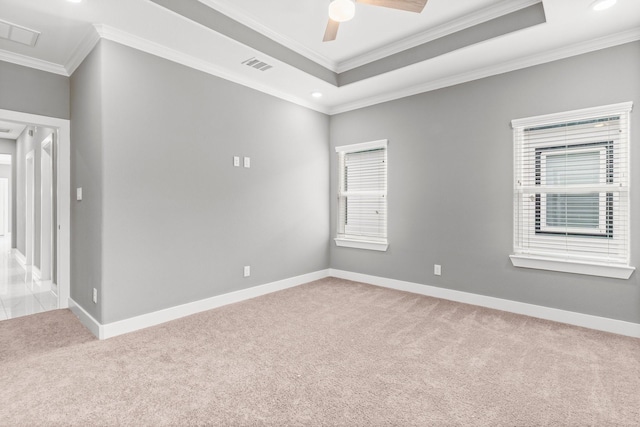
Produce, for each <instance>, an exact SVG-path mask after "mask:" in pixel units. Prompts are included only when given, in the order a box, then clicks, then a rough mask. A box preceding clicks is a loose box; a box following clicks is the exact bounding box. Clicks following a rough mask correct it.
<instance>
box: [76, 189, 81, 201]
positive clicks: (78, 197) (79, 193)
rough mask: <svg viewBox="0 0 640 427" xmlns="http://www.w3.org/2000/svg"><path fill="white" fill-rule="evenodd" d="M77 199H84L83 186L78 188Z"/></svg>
mask: <svg viewBox="0 0 640 427" xmlns="http://www.w3.org/2000/svg"><path fill="white" fill-rule="evenodd" d="M76 200H77V201H80V200H82V187H78V188H76Z"/></svg>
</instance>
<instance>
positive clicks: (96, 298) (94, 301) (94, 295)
mask: <svg viewBox="0 0 640 427" xmlns="http://www.w3.org/2000/svg"><path fill="white" fill-rule="evenodd" d="M93 303H94V304H97V303H98V290H97V289H96V288H93Z"/></svg>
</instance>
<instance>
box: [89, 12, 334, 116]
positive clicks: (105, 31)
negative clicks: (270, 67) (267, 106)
mask: <svg viewBox="0 0 640 427" xmlns="http://www.w3.org/2000/svg"><path fill="white" fill-rule="evenodd" d="M95 28H96V31H97V32H98V34H99V35H100V37H101V38H103V39H106V40H110V41H113V42H116V43H119V44H122V45H125V46H128V47H131V48H133V49H137V50H140V51H142V52H146V53H149V54H151V55H154V56H158V57H160V58H164V59H167V60H169V61H172V62H176V63H178V64H182V65H184V66H187V67H190V68H193V69H196V70H199V71H202V72H205V73H207V74H211V75H214V76H217V77H220V78H223V79H225V80H229V81H232V82H234V83H238V84H240V85H243V86H246V87H249V88H251V89H255V90H257V91H260V92H263V93H266V94H268V95H272V96H275V97H277V98H280V99H284V100H285V101H289V102H292V103H294V104H297V105H300V106H303V107H306V108H309V109H311V110H315V111H319V112H321V113H325V114H326V113H327V109H326V108H323V107H320V106H318V105H316V104H313V103H310V102H309V101H307V100H305V99H302V98H299V97H297V96H293V95H291V94H288V93H286V92H283V91H279V90H276V89H274V88H273V87H270V86H268V85H265V84H261V83H258V82H257V81H254V80H251V79H248V78H245V77H243V76H239V75H237V74H234V73H232V72H230V71H228V70H225V69H223V68H221V67H219V66H217V65H215V64H213V63H211V62H208V61H204V60H202V59H199V58H196V57H193V56H191V55H187V54H185V53H182V52H180V51H177V50H175V49H171V48H168V47H166V46H163V45H161V44H158V43H155V42H152V41H149V40H146V39H143V38H141V37H138V36H135V35H133V34H130V33H127V32H125V31H122V30H119V29H117V28H114V27H110V26H108V25H103V24H96V25H95ZM263 56H264V57H267V56H266V55H263ZM274 61H275V59H274Z"/></svg>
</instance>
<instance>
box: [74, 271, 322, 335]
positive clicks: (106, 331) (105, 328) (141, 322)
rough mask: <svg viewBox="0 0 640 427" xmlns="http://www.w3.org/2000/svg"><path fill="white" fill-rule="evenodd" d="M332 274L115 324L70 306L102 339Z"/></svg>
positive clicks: (295, 279)
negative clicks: (96, 318) (101, 321)
mask: <svg viewBox="0 0 640 427" xmlns="http://www.w3.org/2000/svg"><path fill="white" fill-rule="evenodd" d="M328 276H329V270H328V269H327V270H320V271H316V272H313V273H308V274H303V275H301V276H296V277H291V278H288V279H283V280H278V281H277V282H271V283H267V284H264V285H259V286H254V287H252V288H248V289H242V290H239V291H235V292H229V293H227V294H223V295H217V296H215V297H211V298H207V299H203V300H199V301H194V302H190V303H187V304H182V305H178V306H175V307H169V308H166V309H164V310H158V311H154V312H152V313H147V314H142V315H140V316H136V317H131V318H129V319H124V320H120V321H117V322H113V323H107V324H104V325H103V324H101V323H99V322H98V321H97V320H95V319H94V318H93V317H92V316H91V315H90V314H89V313H87V312H86V311H85V310H84V309H82V307H80V306H79V305H78V304H77V303H76V302H75V301H73V300H70V301H69V306H70V308H71V311H72V312H73V313H75V315H76V316H77V317H78V318H79V319H80V321H81V322H82V324H84V325H85V326H86V327H87V329H89V330H90V331H91V332H92V333H93V334H94V335H95V336H96V337H98V338H99V339H101V340H102V339H107V338H111V337H115V336H118V335H122V334H126V333H129V332H133V331H137V330H140V329H144V328H148V327H151V326H155V325H159V324H161V323H165V322H169V321H171V320H176V319H179V318H181V317H186V316H190V315H192V314H196V313H200V312H203V311H207V310H211V309H214V308H218V307H222V306H224V305H228V304H233V303H236V302H240V301H245V300H248V299H251V298H255V297H259V296H262V295H266V294H269V293H272V292H276V291H281V290H283V289H287V288H293V287H295V286H299V285H302V284H305V283H309V282H312V281H314V280H318V279H323V278H325V277H328Z"/></svg>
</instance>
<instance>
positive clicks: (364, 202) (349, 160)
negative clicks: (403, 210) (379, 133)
mask: <svg viewBox="0 0 640 427" xmlns="http://www.w3.org/2000/svg"><path fill="white" fill-rule="evenodd" d="M336 152H337V153H338V171H339V172H338V173H339V175H338V222H337V236H336V239H335V241H336V244H337V245H338V246H348V247H357V248H360V249H372V250H383V251H384V250H386V249H387V141H386V140H381V141H373V142H365V143H361V144H352V145H346V146H341V147H336Z"/></svg>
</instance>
